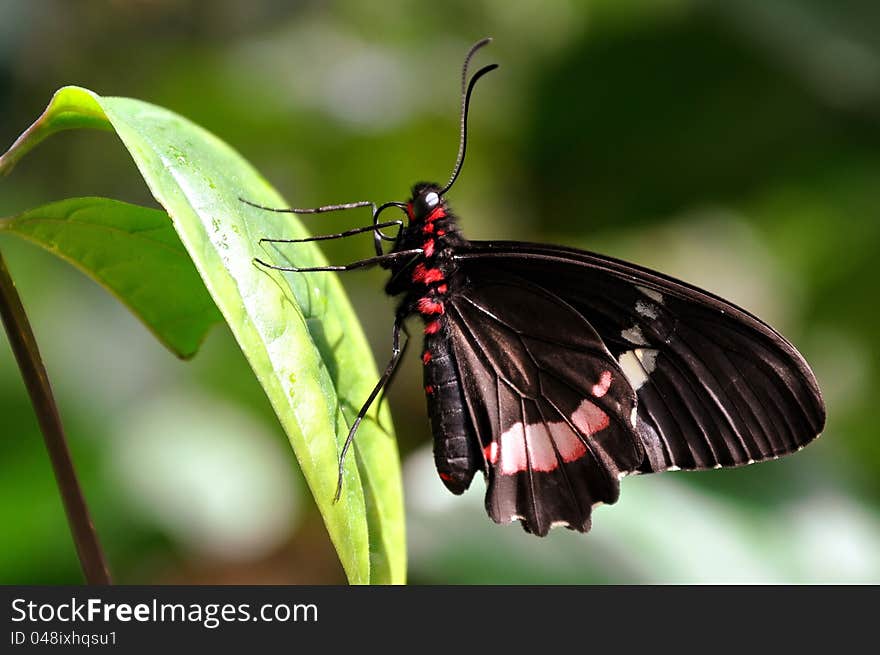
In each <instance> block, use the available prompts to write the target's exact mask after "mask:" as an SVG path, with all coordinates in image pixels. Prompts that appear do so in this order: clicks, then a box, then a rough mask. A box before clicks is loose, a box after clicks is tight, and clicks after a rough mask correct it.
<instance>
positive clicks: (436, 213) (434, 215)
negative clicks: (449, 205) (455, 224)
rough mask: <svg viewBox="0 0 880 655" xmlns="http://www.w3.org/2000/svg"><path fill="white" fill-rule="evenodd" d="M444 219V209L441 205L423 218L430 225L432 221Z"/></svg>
mask: <svg viewBox="0 0 880 655" xmlns="http://www.w3.org/2000/svg"><path fill="white" fill-rule="evenodd" d="M445 217H446V208H445V207H443V205H439V206H437V207H434V209H433V210H432V211H431V213H430V214H428V215H427V216H426V217H425V221H427V222H428V223H430V222H432V221H436V220H437V219H438V218H445Z"/></svg>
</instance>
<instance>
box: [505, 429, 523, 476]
mask: <svg viewBox="0 0 880 655" xmlns="http://www.w3.org/2000/svg"><path fill="white" fill-rule="evenodd" d="M500 441H501V447H500V451H501V452H500V453H498V455H499V459H500V460H501V472H502V473H504V474H505V475H514V474H516V473H519V472H520V471H525V470H527V469H528V467H529V461H528V459H527V458H526V437H525V434H524V432H523V424H522V423H516V424H514V425H512V426H511V427H510V429H509V430H507V431H506V432H504V433H503V434H502V435H501V439H500Z"/></svg>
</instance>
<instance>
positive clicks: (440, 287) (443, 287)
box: [437, 284, 448, 293]
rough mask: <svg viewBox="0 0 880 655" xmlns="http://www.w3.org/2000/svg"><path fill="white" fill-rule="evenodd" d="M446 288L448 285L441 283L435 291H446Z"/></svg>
mask: <svg viewBox="0 0 880 655" xmlns="http://www.w3.org/2000/svg"><path fill="white" fill-rule="evenodd" d="M447 290H448V287H447V286H446V285H445V284H441V285H440V286H439V287H437V293H446V291H447Z"/></svg>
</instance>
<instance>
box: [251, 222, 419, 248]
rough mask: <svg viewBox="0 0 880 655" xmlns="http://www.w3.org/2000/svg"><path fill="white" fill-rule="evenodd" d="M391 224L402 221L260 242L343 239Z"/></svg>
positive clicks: (261, 240) (303, 241) (398, 223)
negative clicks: (299, 237)
mask: <svg viewBox="0 0 880 655" xmlns="http://www.w3.org/2000/svg"><path fill="white" fill-rule="evenodd" d="M392 225H396V226H397V227H398V229H399V228H401V227H403V221H386V222H385V223H376V224H375V225H365V226H364V227H356V228H353V229H351V230H346V231H345V232H336V233H335V234H321V235H319V236H313V237H305V238H302V239H260V243H308V242H309V241H327V240H330V239H344V238H345V237H350V236H354V235H355V234H362V233H363V232H373V231H375V230H379V229H381V228H383V227H391V226H392ZM379 236H380V237H381V238H383V239H392V240H393V238H394V237H388V236H386V235H385V234H382V233H381V232H380V233H379Z"/></svg>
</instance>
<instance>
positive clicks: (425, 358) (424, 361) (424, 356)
mask: <svg viewBox="0 0 880 655" xmlns="http://www.w3.org/2000/svg"><path fill="white" fill-rule="evenodd" d="M430 361H431V351H430V350H426V351H425V352H424V353H422V364H427V363H428V362H430Z"/></svg>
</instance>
